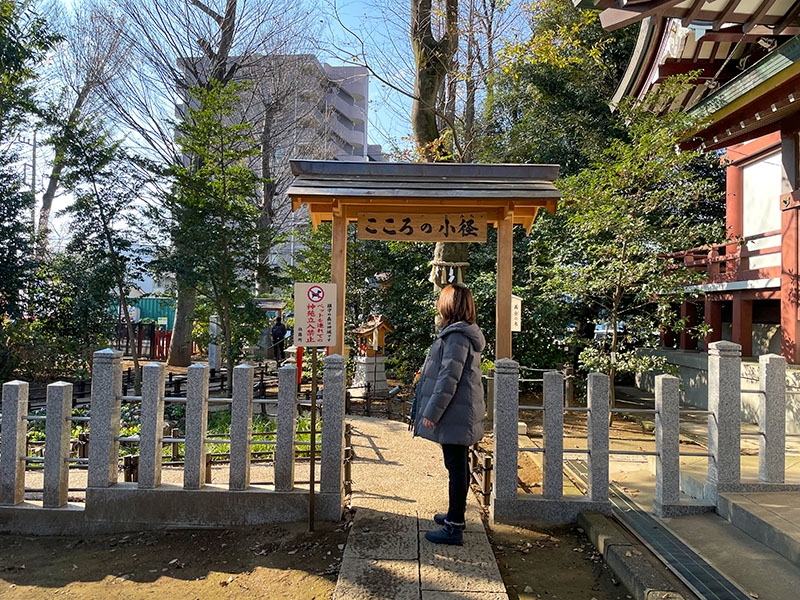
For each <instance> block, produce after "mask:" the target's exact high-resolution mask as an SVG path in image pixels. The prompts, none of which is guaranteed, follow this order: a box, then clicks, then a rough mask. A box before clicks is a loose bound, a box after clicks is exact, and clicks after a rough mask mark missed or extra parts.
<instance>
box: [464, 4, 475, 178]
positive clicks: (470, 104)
mask: <svg viewBox="0 0 800 600" xmlns="http://www.w3.org/2000/svg"><path fill="white" fill-rule="evenodd" d="M467 31H468V34H467V72H466V74H465V76H466V81H465V83H464V85H465V86H466V92H467V95H466V99H465V103H464V142H463V148H464V153H463V154H462V155H461V161H462V162H472V160H473V157H474V156H475V88H476V86H475V80H474V78H473V77H474V74H475V46H476V42H475V0H470V5H469V24H468V28H467Z"/></svg>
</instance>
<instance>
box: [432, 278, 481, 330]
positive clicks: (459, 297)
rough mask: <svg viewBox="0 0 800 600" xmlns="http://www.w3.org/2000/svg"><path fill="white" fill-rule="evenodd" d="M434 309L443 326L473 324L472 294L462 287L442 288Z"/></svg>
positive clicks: (449, 286)
mask: <svg viewBox="0 0 800 600" xmlns="http://www.w3.org/2000/svg"><path fill="white" fill-rule="evenodd" d="M436 308H437V309H438V311H439V314H440V315H442V319H443V320H444V323H445V326H447V325H450V324H452V323H456V322H458V321H466V322H467V323H474V322H475V318H476V314H475V302H474V301H473V300H472V292H470V291H469V288H466V287H464V286H463V285H448V286H447V287H446V288H444V289H443V290H442V292H441V293H440V294H439V301H438V302H437V303H436Z"/></svg>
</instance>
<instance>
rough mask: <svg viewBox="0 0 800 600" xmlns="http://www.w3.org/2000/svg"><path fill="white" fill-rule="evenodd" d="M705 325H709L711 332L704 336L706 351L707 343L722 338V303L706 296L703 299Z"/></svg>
mask: <svg viewBox="0 0 800 600" xmlns="http://www.w3.org/2000/svg"><path fill="white" fill-rule="evenodd" d="M704 321H705V322H706V324H707V325H710V326H711V333H709V334H708V335H707V336H706V338H705V344H706V351H708V345H709V344H712V343H714V342H718V341H720V340H721V339H722V303H721V302H714V301H713V300H711V299H710V298H709V297H708V296H706V299H705V318H704Z"/></svg>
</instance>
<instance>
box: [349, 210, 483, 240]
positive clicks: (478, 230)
mask: <svg viewBox="0 0 800 600" xmlns="http://www.w3.org/2000/svg"><path fill="white" fill-rule="evenodd" d="M486 221H487V215H486V213H482V212H458V211H453V212H451V213H447V214H404V213H401V214H396V213H358V239H360V240H395V241H401V242H402V241H406V242H485V241H486Z"/></svg>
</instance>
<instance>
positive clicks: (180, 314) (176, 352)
mask: <svg viewBox="0 0 800 600" xmlns="http://www.w3.org/2000/svg"><path fill="white" fill-rule="evenodd" d="M195 300H196V294H195V291H194V290H193V289H192V288H189V287H186V286H183V287H182V286H181V285H180V281H179V282H178V301H177V306H176V308H175V324H174V325H173V326H172V339H171V340H170V343H169V356H168V358H167V364H168V365H169V366H171V367H188V366H189V365H191V364H192V345H191V339H190V338H191V333H192V316H193V314H194V305H195Z"/></svg>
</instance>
